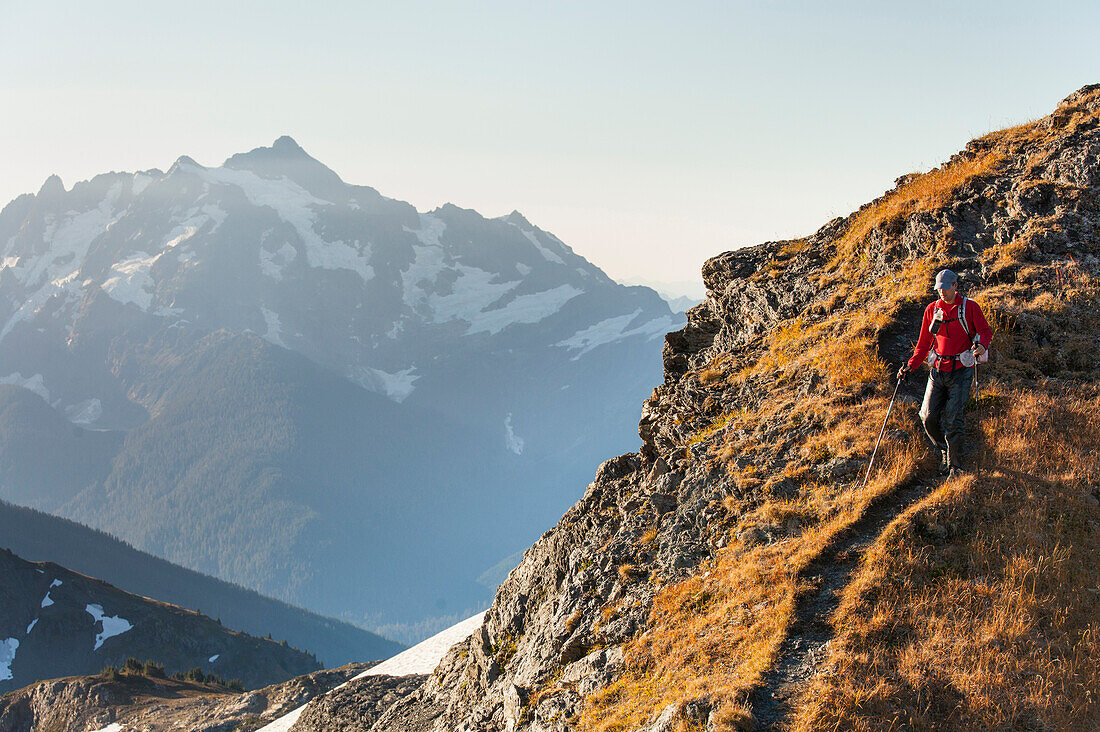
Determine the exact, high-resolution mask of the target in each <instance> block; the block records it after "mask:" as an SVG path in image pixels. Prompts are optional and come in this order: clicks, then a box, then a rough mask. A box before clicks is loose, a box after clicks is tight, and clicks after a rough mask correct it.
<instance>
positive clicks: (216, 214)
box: [164, 203, 228, 249]
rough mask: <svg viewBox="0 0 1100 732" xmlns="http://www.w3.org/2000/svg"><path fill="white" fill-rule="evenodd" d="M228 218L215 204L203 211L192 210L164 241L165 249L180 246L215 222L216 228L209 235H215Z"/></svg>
mask: <svg viewBox="0 0 1100 732" xmlns="http://www.w3.org/2000/svg"><path fill="white" fill-rule="evenodd" d="M226 216H228V214H227V213H226V212H225V211H224V210H222V208H221V207H220V206H218V205H217V204H214V203H208V204H206V205H205V206H203V207H202V208H201V209H198V208H195V209H191V211H189V212H188V213H187V218H186V219H184V220H183V221H180V222H179V223H178V224H176V226H175V227H174V228H173V229H172V231H170V232H169V233H168V236H167V237H166V238H165V240H164V248H165V249H173V248H175V247H177V246H179V245H180V244H182V243H183V242H185V241H187V240H188V239H190V238H191V237H193V236H194V235H195V234H196V233H198V231H199V230H200V229H202V228H203V227H204V226H206V224H207V223H209V222H211V221H213V222H214V226H212V227H211V228H210V231H208V232H207V233H208V234H213V233H214V232H215V231H217V230H218V228H219V227H220V226H221V225H222V223H223V222H224V221H225V218H226Z"/></svg>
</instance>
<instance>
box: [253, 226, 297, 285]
mask: <svg viewBox="0 0 1100 732" xmlns="http://www.w3.org/2000/svg"><path fill="white" fill-rule="evenodd" d="M270 236H271V231H270V230H268V231H265V232H264V233H263V236H262V237H261V238H260V271H261V272H263V274H264V275H265V276H267V277H270V278H271V279H273V280H275V281H276V282H282V281H283V270H284V269H285V268H286V267H287V265H289V264H290V263H291V262H293V261H294V260H295V259H297V257H298V250H297V249H295V248H294V247H293V246H291V244H290V243H289V242H283V245H282V246H281V247H279V248H278V249H276V250H275V251H270V250H269V249H268V248H267V240H268V238H269V237H270Z"/></svg>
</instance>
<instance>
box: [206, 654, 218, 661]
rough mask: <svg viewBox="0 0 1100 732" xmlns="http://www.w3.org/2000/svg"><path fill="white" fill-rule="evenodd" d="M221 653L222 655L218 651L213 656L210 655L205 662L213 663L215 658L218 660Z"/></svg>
mask: <svg viewBox="0 0 1100 732" xmlns="http://www.w3.org/2000/svg"><path fill="white" fill-rule="evenodd" d="M221 655H222V654H220V653H215V654H214V655H213V656H211V657H210V658H208V659H206V662H207V663H214V661H217V660H218V659H219V658H221Z"/></svg>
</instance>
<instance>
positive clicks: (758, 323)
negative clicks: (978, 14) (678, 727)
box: [371, 86, 1100, 731]
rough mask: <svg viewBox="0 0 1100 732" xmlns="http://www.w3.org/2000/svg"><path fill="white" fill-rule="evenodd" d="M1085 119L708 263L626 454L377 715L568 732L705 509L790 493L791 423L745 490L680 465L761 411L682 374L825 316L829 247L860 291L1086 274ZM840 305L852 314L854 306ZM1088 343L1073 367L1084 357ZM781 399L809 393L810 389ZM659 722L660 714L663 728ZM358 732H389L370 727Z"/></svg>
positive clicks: (894, 343)
mask: <svg viewBox="0 0 1100 732" xmlns="http://www.w3.org/2000/svg"><path fill="white" fill-rule="evenodd" d="M1098 109H1100V87H1098V86H1092V87H1085V88H1084V89H1082V90H1080V91H1079V92H1077V93H1075V94H1073V95H1071V96H1070V97H1068V98H1067V99H1066V100H1065V101H1064V102H1063V103H1062V104H1061V105H1059V107H1058V110H1057V111H1056V112H1055V113H1054V114H1052V115H1051V116H1049V117H1047V118H1045V119H1043V120H1041V121H1040V122H1039V123H1037V125H1036V126H1035V127H1034V128H1029V129H1027V130H1024V131H1007V132H1006V133H1005V134H1004V135H1003V136H1001V137H998V138H996V139H991V138H983V139H980V140H975V141H974V142H972V143H970V144H969V145H968V146H967V147H966V149H965V150H963V151H961V152H960V153H959V154H958V155H956V156H955V157H954V158H952V160H951V161H949V162H948V163H946V164H945V165H944V166H943V168H942V170H944V171H951V170H954V169H955V168H953V167H952V166H954V165H955V164H956V163H960V162H961V163H964V164H966V165H967V166H970V167H969V168H968V169H973V170H976V171H977V172H975V173H973V174H972V175H969V177H967V178H965V179H964V180H963V181H962V182H961V183H959V184H956V183H955V182H951V183H950V185H949V186H947V189H948V190H949V193H950V195H949V196H948V197H947V198H946V199H945V200H938V199H935V198H933V199H931V200H930V201H924V200H922V201H919V202H915V203H913V204H912V205H910V206H909V207H908V208H905V207H904V206H903V208H902V209H901V210H900V211H899V212H898V213H897V214H896V215H894V216H886V217H885V218H880V219H879V220H878V221H877V222H876V223H875V225H874V226H872V227H871V228H870V229H868V230H866V231H858V232H854V228H855V227H859V226H863V225H864V222H865V221H866V217H863V216H861V214H862V213H863V212H865V211H867V210H869V209H871V208H872V207H876V206H880V205H881V204H883V203H884V202H896V201H897V200H898V199H899V198H904V196H903V194H905V193H906V192H907V191H909V190H910V189H909V188H907V187H906V186H907V185H908V184H909V183H911V182H912V181H913V180H914V177H913V176H904V177H902V178H900V179H899V180H898V183H897V187H896V188H895V189H893V190H892V191H889V192H887V194H885V195H884V196H883V197H882V198H880V199H878V200H877V201H875V202H872V203H871V204H868V205H867V206H865V207H864V208H863V209H861V210H860V211H857V212H856V213H854V214H852V215H851V216H849V217H847V218H844V219H836V220H834V221H831V222H829V223H828V224H827V225H826V226H824V227H823V228H822V229H821V230H819V231H818V232H817V233H815V234H814V235H813V236H811V237H809V238H808V239H805V240H798V241H788V242H770V243H767V244H762V245H760V246H756V247H751V248H748V249H743V250H739V251H735V252H727V253H725V254H722V255H719V256H717V257H715V258H713V259H711V260H710V261H708V262H707V263H706V265H705V266H704V268H703V276H704V280H705V282H706V285H707V288H708V298H707V300H706V302H704V303H702V304H701V305H698V306H697V307H695V308H692V309H691V310H690V311H689V312H688V321H689V322H688V324H687V326H686V327H685V328H684V329H683V330H681V331H678V332H676V333H671V334H669V335H668V337H667V338H666V344H665V350H664V363H665V373H666V378H665V383H664V384H663V385H661V386H659V387H658V388H657V389H655V390H654V392H653V395H652V396H651V397H650V398H649V399H648V400H647V401H646V403H645V405H644V408H643V413H642V418H641V422H640V425H639V432H640V435H641V438H642V447H641V449H640V450H639V452H637V453H634V454H627V455H622V456H620V457H617V458H614V459H612V460H609V461H607V462H605V463H604V464H603V465H601V466H600V468H599V470H598V471H597V474H596V477H595V480H594V481H593V482H592V483H591V484H590V485H589V486H588V488H587V490H586V492H585V495H584V497H583V498H582V499H581V500H580V501H579V502H578V503H577V504H576V505H575V506H573V507H572V508H571V509H570V510H569V511H568V512H567V513H566V514H565V516H564V517H563V518H562V519H561V521H560V522H559V523H558V525H557V526H556V527H554V528H553V529H552V530H550V531H548V532H547V533H546V534H544V535H543V537H542V538H541V539H540V540H539V541H538V542H537V543H536V544H535V545H534V546H533V547H532V548H531V549H529V550H528V551H527V553H526V554H525V555H524V559H523V562H522V563H521V564H520V566H519V567H517V568H516V569H515V570H514V571H513V572H512V574H511V575H510V576H509V577H508V579H507V581H506V582H505V583H504V584H503V585H502V586H501V587H500V589H499V590H498V592H497V595H496V599H495V601H494V603H493V605H492V607H491V609H490V610H489V613H488V615H487V618H486V622H485V624H484V626H483V627H482V628H481V629H480V631H478V632H476V633H474V635H473V636H472V637H471V638H470V639H469V640H467V641H466V642H464V643H461V644H459V645H457V646H455V647H454V648H453V649H452V650H451V651H450V652H449V653H448V654H447V656H446V657H445V658H444V659H443V661H442V662H441V663H440V665H439V667H438V668H437V669H436V671H435V673H434V674H433V675H432V676H431V677H430V678H429V679H428V681H427V683H426V684H425V685H424V688H423V689H422V690H421V691H420V692H419V693H418V694H414V695H411V696H409V697H405V698H404V699H403V700H401V701H399V702H398V703H397V705H396V707H395V709H404V710H405V714H411V710H416V709H419V710H421V711H423V712H425V713H426V714H427V716H428V717H430V718H431V722H430V723H428V722H426V721H421V722H420V725H421V726H417V727H409V729H434V730H516V729H530V730H561V731H564V730H566V729H568V728H569V725H570V720H572V719H575V715H576V714H577V713H578V711H579V709H580V707H581V705H582V703H583V700H584V699H585V696H586V695H587V694H589V693H591V692H592V691H593V690H595V689H598V688H602V687H605V686H607V685H608V684H609V683H610V682H611V681H613V680H614V679H615V678H617V676H618V674H619V673H620V672H621V669H622V664H623V655H622V647H623V644H624V643H625V642H626V641H628V640H630V639H632V638H635V637H636V636H638V635H639V634H640V633H644V632H645V631H646V629H647V622H648V618H649V617H650V611H651V608H652V603H653V598H654V594H655V592H656V591H658V589H659V588H660V587H662V586H664V585H666V584H667V583H671V582H675V581H676V580H678V579H682V578H684V577H687V576H690V575H691V574H692V573H693V572H694V571H695V570H696V568H697V567H698V566H699V565H700V562H702V561H703V560H705V559H708V558H711V557H713V556H714V555H715V553H716V552H717V551H718V550H720V548H721V547H722V546H724V544H725V542H726V541H728V528H729V525H730V524H729V520H728V517H727V516H726V515H725V512H724V510H723V508H722V505H723V499H725V498H726V497H728V496H731V495H733V496H741V497H744V495H745V493H746V492H747V491H752V490H755V491H762V492H768V493H771V494H773V495H776V494H777V495H782V494H783V492H784V491H790V490H792V486H793V484H792V483H791V481H789V480H784V479H779V478H778V476H779V474H780V470H781V468H782V466H784V465H786V464H788V463H789V462H791V461H792V460H793V459H794V457H795V456H794V455H793V454H791V452H790V450H791V448H789V447H785V446H788V445H792V444H794V443H795V442H796V440H797V438H798V437H799V434H798V433H799V430H800V428H799V427H797V426H787V428H786V430H784V431H780V430H778V429H777V428H772V432H771V433H768V432H766V431H765V432H764V433H763V434H760V435H758V437H759V438H760V439H761V441H762V442H764V443H766V444H768V445H770V446H771V447H770V449H768V450H765V451H763V452H762V453H757V454H756V455H754V456H753V457H751V458H749V457H746V458H744V460H745V463H746V464H747V463H748V462H751V461H755V465H754V467H755V469H756V470H757V471H758V472H759V474H761V475H763V476H777V477H776V478H773V479H771V480H768V481H757V482H756V486H755V487H752V488H748V489H746V488H745V487H744V485H745V484H744V483H741V484H739V483H738V481H736V480H735V479H734V478H732V477H731V474H730V471H728V470H721V469H716V468H714V467H713V466H712V464H711V463H708V462H705V461H692V460H689V459H688V453H689V451H690V447H691V441H692V439H693V436H695V437H696V438H698V436H699V435H700V434H704V435H705V431H706V430H707V429H708V428H713V427H714V424H715V419H716V418H717V417H718V416H719V415H721V414H729V413H731V412H736V410H739V409H747V408H754V407H757V406H759V405H760V404H761V403H762V402H763V401H764V400H767V399H768V398H769V392H768V388H767V386H766V382H761V381H759V380H756V381H753V380H747V381H745V382H743V383H741V384H739V385H738V386H728V385H726V382H725V381H724V380H716V381H714V382H713V384H712V385H708V381H707V379H706V378H705V376H704V375H701V374H700V371H701V370H702V369H705V368H706V367H707V365H708V364H710V363H713V362H716V361H722V360H723V359H725V360H727V361H733V362H736V360H737V359H738V358H739V357H740V356H741V355H742V354H744V353H746V352H749V351H752V350H753V349H755V350H756V351H759V349H760V348H761V346H762V344H761V340H760V339H761V336H762V335H765V334H767V333H769V332H771V331H772V330H774V328H775V326H776V324H777V323H779V322H780V321H786V320H789V319H792V318H795V317H799V316H802V317H805V318H806V319H813V318H815V317H820V316H822V315H824V314H827V313H829V312H833V311H835V310H837V309H838V308H841V309H843V308H844V307H845V306H846V301H847V300H848V299H849V298H851V297H853V296H854V295H855V293H857V292H858V287H859V285H860V284H861V283H860V282H851V281H846V280H845V279H844V277H843V276H841V277H834V278H832V279H830V278H829V277H828V276H827V275H828V273H829V265H830V263H831V262H835V261H836V260H837V258H838V257H839V256H841V255H843V249H844V247H845V246H846V241H845V237H846V236H849V235H854V234H858V235H859V237H860V239H859V241H857V242H856V243H855V246H856V247H858V248H859V249H860V250H862V251H863V252H864V253H863V255H862V256H863V257H864V259H863V260H862V261H863V262H864V263H865V266H866V274H865V275H863V276H864V277H866V278H869V279H870V280H871V281H874V280H875V279H876V278H883V277H888V276H891V275H892V274H893V273H894V272H895V271H896V269H897V267H898V263H899V262H902V261H909V262H912V261H914V260H918V261H919V260H920V258H922V257H929V258H934V262H935V264H934V267H935V268H939V267H941V266H942V267H950V268H952V269H954V270H955V271H956V272H958V273H959V274H960V275H961V276H962V280H963V282H964V285H965V286H968V287H972V288H973V287H979V286H988V285H992V284H996V283H998V282H1004V281H1008V280H1012V279H1013V278H1015V277H1019V276H1024V275H1025V274H1026V273H1025V272H1024V269H1025V267H1026V262H1028V261H1030V262H1050V261H1052V260H1053V259H1054V258H1058V257H1063V258H1064V257H1066V256H1067V255H1073V256H1074V260H1073V261H1074V262H1075V265H1074V266H1078V267H1084V268H1092V269H1093V270H1095V269H1097V267H1098V264H1100V262H1098V259H1097V255H1098V254H1100V229H1098V225H1100V216H1098V214H1097V211H1098V208H1100V204H1098V201H1100V198H1098V194H1100V190H1098V186H1100V162H1098V155H1097V153H1098V152H1100V129H1098V127H1097V111H1098ZM991 151H994V152H995V153H996V155H997V156H998V158H997V160H996V161H995V162H996V165H991V166H990V167H989V171H988V172H985V169H984V168H982V167H981V166H982V164H984V162H983V161H984V158H983V157H982V156H984V155H987V154H994V153H993V152H991ZM935 173H936V171H933V173H932V174H929V175H933V174H935ZM946 185H947V184H945V186H946ZM903 203H904V201H903ZM853 232H854V233H853ZM1008 241H1013V242H1019V245H1018V246H1020V247H1024V248H1025V249H1026V256H1025V259H1024V261H1025V264H1023V265H1021V264H1020V263H1018V262H1015V261H1011V262H1009V261H1004V258H1001V259H1000V260H998V259H996V258H993V257H990V256H986V253H987V252H988V251H989V250H990V247H992V246H993V245H995V244H997V243H1004V242H1008ZM847 246H852V244H851V242H847ZM936 247H938V248H936ZM930 251H934V252H935V253H934V255H930V254H928V253H929V252H930ZM857 256H858V255H857ZM929 295H931V292H930V290H929ZM855 296H856V297H858V295H855ZM921 300H923V296H922V297H921ZM922 304H923V303H922V302H920V301H917V300H914V301H913V302H902V303H900V304H899V305H898V307H899V310H898V312H897V313H896V314H895V317H896V318H897V320H898V321H899V323H900V324H899V325H898V326H897V327H894V326H892V325H890V324H887V326H886V327H884V328H883V329H882V330H881V332H880V336H879V337H880V342H879V347H880V352H881V354H882V356H883V358H884V360H886V361H887V362H888V363H893V364H897V363H898V362H899V361H900V359H901V358H902V356H903V355H906V352H907V350H908V348H909V342H911V341H908V337H909V336H910V335H911V334H910V331H911V329H912V328H911V326H912V322H913V319H912V316H913V314H914V313H918V314H919V308H920V307H921V306H922ZM847 306H848V307H849V308H850V309H852V310H853V312H855V311H856V310H857V308H858V302H856V303H848V304H847ZM902 321H903V322H902ZM1036 332H1038V331H1034V330H1029V331H1027V332H1026V334H1025V335H1030V334H1032V333H1036ZM1041 337H1043V336H1042V335H1040V338H1041ZM1039 342H1041V341H1039ZM1095 346H1096V344H1095V342H1093V343H1092V348H1093V350H1092V351H1088V352H1090V353H1095ZM1051 368H1056V369H1060V372H1061V373H1063V374H1070V375H1072V374H1074V373H1079V372H1080V371H1081V368H1082V364H1080V363H1078V362H1076V361H1074V360H1073V358H1072V357H1071V356H1068V355H1067V354H1062V356H1061V357H1060V360H1058V359H1056V363H1055V364H1053V365H1052V366H1051ZM1090 368H1091V367H1090ZM796 388H802V389H803V390H810V389H813V388H815V384H814V383H813V382H812V381H811V382H809V383H806V384H803V385H801V387H796ZM801 429H803V430H806V429H809V426H806V427H804V428H801ZM701 431H702V432H701ZM741 459H742V458H740V457H736V458H735V461H736V460H741ZM863 465H864V463H863V462H861V461H860V460H858V459H846V458H838V459H836V460H833V461H831V462H826V463H825V464H823V465H822V466H821V467H820V470H821V471H822V473H823V474H828V475H830V476H831V477H833V478H845V479H847V480H852V479H854V478H855V477H856V476H858V475H859V474H860V472H861V468H862V467H863ZM761 482H763V485H762V486H761V485H760V483H761ZM793 487H794V488H795V489H796V488H797V486H793ZM789 530H791V529H790V527H785V526H782V525H778V526H775V527H771V528H770V529H760V528H757V529H755V530H754V532H753V533H752V534H751V535H748V536H739V537H738V540H739V541H746V542H749V543H759V542H770V541H775V540H776V538H777V537H781V536H782V535H783V533H784V532H785V531H789ZM642 580H645V581H642ZM701 703H702V702H701ZM703 705H704V706H705V703H703ZM676 712H677V710H676V709H672V710H671V711H670V713H669V717H670V719H671V716H672V714H673V713H676ZM692 715H693V716H694V717H698V718H700V719H702V720H703V721H704V722H705V721H706V719H707V716H708V713H707V710H706V709H702V707H700V709H694V710H693V711H692ZM657 726H658V727H659V726H660V724H659V720H658V722H657ZM661 728H662V729H663V728H664V727H661ZM371 729H374V730H398V729H405V728H404V727H400V726H398V725H396V724H385V723H376V724H375V725H374V726H373V727H371ZM647 729H648V728H647Z"/></svg>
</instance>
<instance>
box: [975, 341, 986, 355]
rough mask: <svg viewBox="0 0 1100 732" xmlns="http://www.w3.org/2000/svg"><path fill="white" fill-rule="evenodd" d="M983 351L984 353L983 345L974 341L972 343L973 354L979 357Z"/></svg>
mask: <svg viewBox="0 0 1100 732" xmlns="http://www.w3.org/2000/svg"><path fill="white" fill-rule="evenodd" d="M984 353H985V346H983V345H982V344H981V343H975V344H974V355H975V356H977V357H978V358H981V357H982V354H984Z"/></svg>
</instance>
